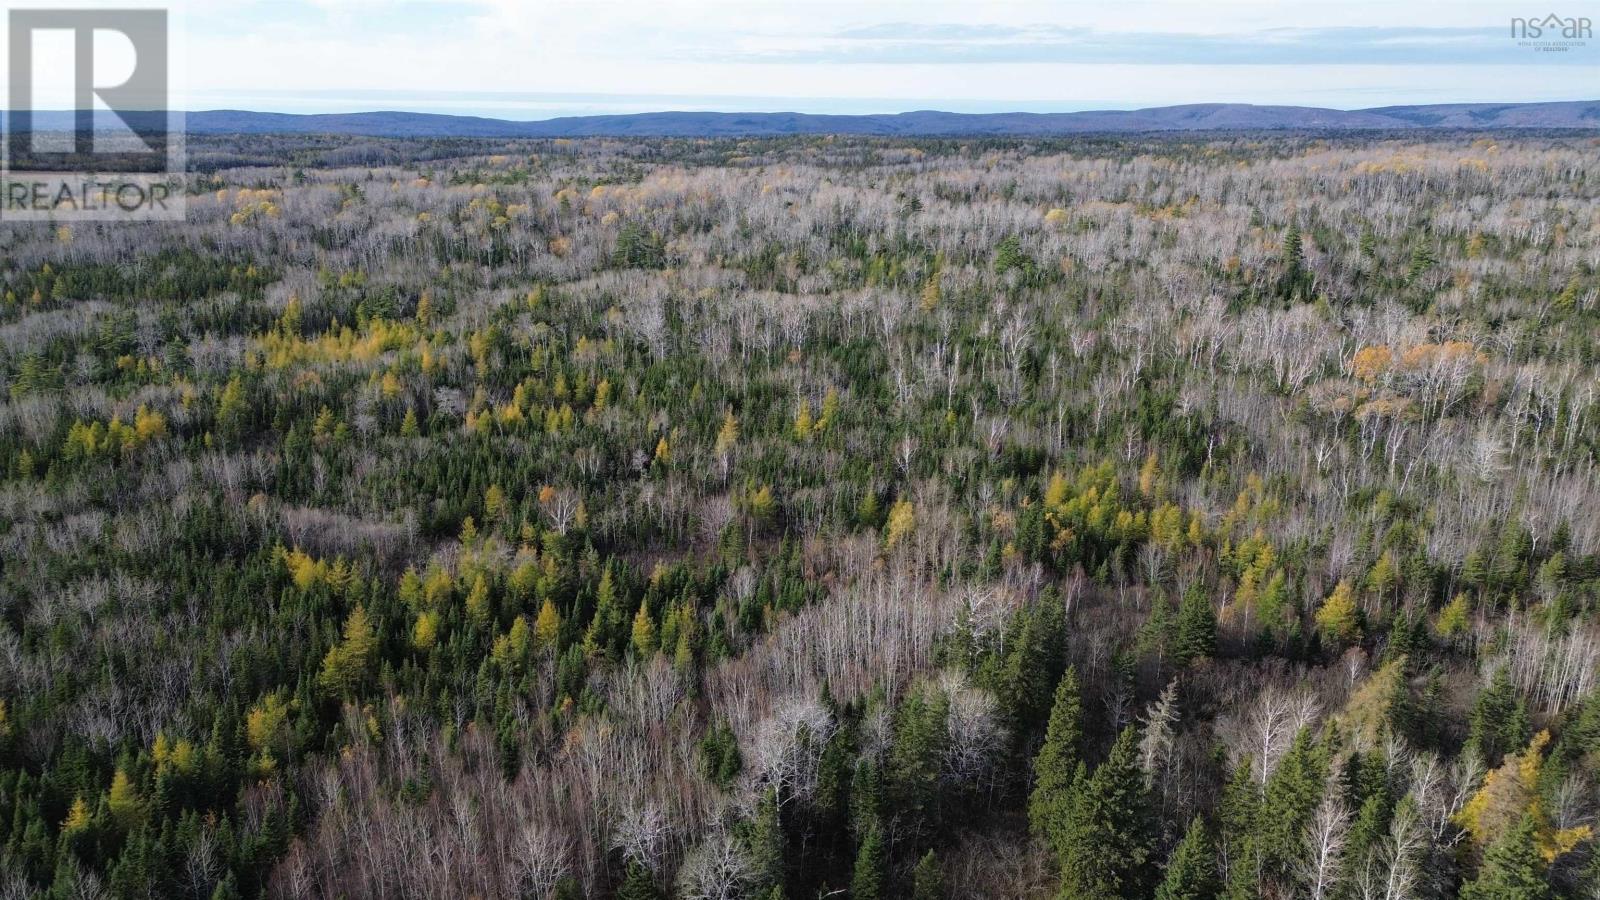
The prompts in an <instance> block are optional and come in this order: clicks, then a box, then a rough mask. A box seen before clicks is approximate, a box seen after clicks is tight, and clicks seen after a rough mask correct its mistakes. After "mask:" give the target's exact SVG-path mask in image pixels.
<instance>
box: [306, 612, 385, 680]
mask: <svg viewBox="0 0 1600 900" xmlns="http://www.w3.org/2000/svg"><path fill="white" fill-rule="evenodd" d="M377 649H378V637H377V634H376V632H375V631H374V630H373V627H372V619H370V618H368V616H367V610H366V608H365V607H363V606H361V605H360V604H357V605H356V608H355V609H353V610H351V611H350V618H348V619H346V620H345V622H344V639H343V640H341V641H340V642H339V643H337V644H335V645H334V646H332V647H330V648H329V649H328V655H326V656H324V657H323V658H322V671H321V672H319V673H318V675H317V680H318V681H319V682H320V683H321V684H322V688H323V690H325V691H327V692H328V693H330V694H333V695H335V696H340V697H348V696H350V695H351V694H353V693H355V691H356V688H358V687H360V686H361V683H362V681H364V680H365V679H366V677H367V671H368V670H369V669H370V668H371V665H372V658H373V654H374V653H376V651H377Z"/></svg>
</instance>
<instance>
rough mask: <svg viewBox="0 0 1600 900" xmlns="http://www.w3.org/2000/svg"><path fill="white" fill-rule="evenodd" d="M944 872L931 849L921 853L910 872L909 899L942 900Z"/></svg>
mask: <svg viewBox="0 0 1600 900" xmlns="http://www.w3.org/2000/svg"><path fill="white" fill-rule="evenodd" d="M944 894H945V890H944V872H943V871H941V870H940V869H939V858H938V857H937V856H935V855H934V853H933V851H932V850H929V851H928V852H927V853H924V854H923V855H922V859H920V860H918V861H917V867H916V868H915V869H913V870H912V872H911V900H944Z"/></svg>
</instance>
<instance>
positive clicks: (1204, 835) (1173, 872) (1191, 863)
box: [1156, 816, 1220, 900]
mask: <svg viewBox="0 0 1600 900" xmlns="http://www.w3.org/2000/svg"><path fill="white" fill-rule="evenodd" d="M1219 887H1220V886H1219V885H1218V882H1217V855H1216V848H1215V847H1213V846H1212V844H1211V833H1210V832H1209V831H1208V830H1207V829H1206V823H1205V820H1204V819H1201V818H1200V817H1199V816H1195V817H1194V821H1193V822H1190V823H1189V830H1188V831H1186V832H1184V835H1183V840H1181V841H1179V842H1178V846H1177V847H1176V848H1174V849H1173V851H1172V856H1171V857H1170V858H1168V860H1167V874H1166V877H1164V878H1163V879H1162V880H1161V885H1160V887H1158V888H1156V900H1214V898H1215V897H1216V896H1217V892H1218V890H1219Z"/></svg>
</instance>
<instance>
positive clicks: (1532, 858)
mask: <svg viewBox="0 0 1600 900" xmlns="http://www.w3.org/2000/svg"><path fill="white" fill-rule="evenodd" d="M1537 827H1538V826H1537V823H1536V821H1535V819H1534V817H1533V815H1532V814H1531V813H1527V814H1524V815H1523V817H1522V821H1520V822H1518V823H1517V827H1515V828H1513V829H1511V830H1510V831H1508V832H1506V835H1505V836H1504V837H1502V838H1501V839H1500V840H1498V841H1496V842H1495V843H1494V844H1492V845H1490V847H1489V849H1488V851H1487V852H1486V853H1485V854H1484V856H1483V868H1482V869H1480V870H1479V871H1478V877H1477V878H1475V879H1474V880H1472V881H1470V882H1468V883H1467V884H1466V886H1464V887H1463V888H1462V889H1461V900H1551V898H1554V897H1555V892H1553V891H1552V890H1551V889H1550V885H1549V884H1547V883H1546V882H1545V880H1544V876H1543V875H1542V874H1541V872H1542V870H1543V868H1544V866H1543V862H1542V860H1541V858H1540V856H1539V847H1538V842H1537V838H1536V835H1535V832H1536V830H1537Z"/></svg>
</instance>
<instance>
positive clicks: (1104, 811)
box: [1060, 728, 1155, 900]
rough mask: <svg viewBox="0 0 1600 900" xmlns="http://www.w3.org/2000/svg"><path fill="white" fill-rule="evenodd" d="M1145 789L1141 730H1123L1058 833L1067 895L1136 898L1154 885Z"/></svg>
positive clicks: (1140, 896)
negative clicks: (1139, 731) (1140, 739)
mask: <svg viewBox="0 0 1600 900" xmlns="http://www.w3.org/2000/svg"><path fill="white" fill-rule="evenodd" d="M1149 806H1150V799H1149V790H1148V789H1147V788H1146V787H1145V781H1144V770H1143V769H1142V768H1140V766H1139V733H1138V731H1136V730H1135V729H1133V728H1125V729H1123V731H1122V733H1121V734H1120V735H1118V736H1117V741H1116V743H1115V744H1114V745H1112V748H1111V755H1110V756H1108V757H1106V761H1105V762H1103V763H1101V764H1100V766H1099V768H1097V769H1095V770H1094V774H1093V775H1092V776H1090V777H1089V778H1088V779H1087V780H1086V782H1085V783H1084V784H1083V785H1082V787H1081V788H1080V789H1079V790H1078V792H1077V797H1076V798H1075V800H1074V801H1073V803H1072V808H1071V811H1070V812H1069V813H1068V815H1067V821H1066V824H1065V826H1064V827H1063V829H1062V834H1061V843H1060V848H1061V888H1062V894H1063V896H1065V897H1095V898H1104V900H1117V898H1124V900H1135V898H1143V897H1146V896H1148V894H1149V891H1150V889H1151V888H1152V887H1153V886H1154V885H1153V881H1154V874H1155V867H1154V866H1153V865H1152V864H1151V861H1150V860H1151V855H1152V852H1153V845H1154V843H1155V841H1154V834H1153V826H1152V822H1151V815H1150V808H1149Z"/></svg>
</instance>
